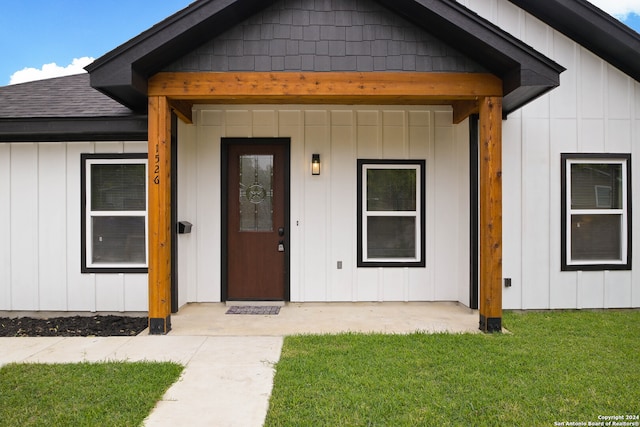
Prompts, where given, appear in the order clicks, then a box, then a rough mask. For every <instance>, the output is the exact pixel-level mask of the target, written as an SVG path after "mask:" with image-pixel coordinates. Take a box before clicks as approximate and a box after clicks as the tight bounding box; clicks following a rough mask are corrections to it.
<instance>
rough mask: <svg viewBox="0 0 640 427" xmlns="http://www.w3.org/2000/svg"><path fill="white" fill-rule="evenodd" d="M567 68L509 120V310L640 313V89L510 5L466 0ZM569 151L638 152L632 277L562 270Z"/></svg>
mask: <svg viewBox="0 0 640 427" xmlns="http://www.w3.org/2000/svg"><path fill="white" fill-rule="evenodd" d="M459 2H460V3H461V4H463V5H465V6H467V7H469V8H471V9H472V10H473V11H475V12H476V13H478V14H479V15H480V16H482V17H484V18H486V19H488V20H489V21H491V22H493V23H495V24H496V25H498V26H500V27H501V28H503V29H505V30H506V31H508V32H509V33H511V34H513V35H514V36H516V37H518V38H520V39H521V40H523V41H524V42H525V43H527V44H528V45H530V46H532V47H533V48H534V49H536V50H538V51H539V52H541V53H543V54H544V55H546V56H548V57H549V58H551V59H553V60H554V61H556V62H558V63H559V64H561V65H562V66H564V67H566V68H567V70H566V71H565V72H563V73H562V74H561V75H560V87H558V88H556V89H554V90H553V91H551V92H550V93H549V94H547V95H545V96H543V97H541V98H539V99H538V100H536V101H534V102H532V103H531V104H529V105H527V106H525V107H524V108H522V109H521V110H519V111H517V112H515V113H513V114H511V115H510V116H509V118H508V119H507V120H506V121H504V122H503V145H502V146H503V186H504V187H503V197H504V201H503V229H504V236H503V237H504V249H503V274H504V276H505V277H510V278H512V284H513V286H512V287H511V288H504V290H503V305H504V308H506V309H509V308H516V309H554V308H614V307H640V257H639V256H638V250H640V238H639V237H638V236H639V234H640V83H638V82H637V81H636V80H634V79H632V78H631V77H629V76H627V75H626V74H624V73H622V72H621V71H620V70H618V69H617V68H615V67H613V66H611V65H610V64H608V63H607V62H605V61H604V60H602V59H601V58H599V57H598V56H596V55H594V54H593V53H591V52H590V51H588V50H587V49H585V48H583V47H582V46H580V45H579V44H577V43H575V42H574V41H572V40H571V39H569V38H567V37H566V36H564V35H563V34H561V33H559V32H557V31H555V30H554V29H553V28H551V27H549V26H548V25H546V24H544V23H543V22H541V21H540V20H538V19H536V18H535V17H533V16H531V15H529V14H528V13H526V12H524V11H522V10H521V9H519V8H518V7H516V6H514V5H513V4H511V3H510V2H508V1H507V0H459ZM561 153H631V166H632V174H633V176H632V183H631V186H632V191H633V201H632V204H633V212H632V214H633V218H632V225H633V236H632V246H633V249H634V251H633V252H634V254H633V260H632V269H631V271H577V272H576V271H561V269H560V266H561V258H560V257H561V252H560V237H561V236H560V234H561V215H560V207H561V204H560V203H561V200H560V191H561V188H560V185H561V177H560V155H561Z"/></svg>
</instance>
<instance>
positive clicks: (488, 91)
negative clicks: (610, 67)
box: [148, 72, 502, 104]
mask: <svg viewBox="0 0 640 427" xmlns="http://www.w3.org/2000/svg"><path fill="white" fill-rule="evenodd" d="M148 93H149V96H166V97H168V98H169V99H171V100H182V101H190V102H193V103H196V102H198V103H211V102H229V103H238V102H242V103H259V104H264V103H283V104H297V103H301V104H333V103H335V104H430V103H433V104H446V103H451V102H452V101H469V100H472V101H475V100H478V99H480V98H482V97H501V96H502V81H501V80H500V79H499V78H497V77H496V76H494V75H492V74H479V73H414V72H406V73H405V72H402V73H388V72H381V73H375V72H371V73H359V72H346V73H338V72H326V73H317V72H315V73H314V72H309V73H304V72H303V73H300V72H278V73H276V72H264V73H261V72H242V73H233V72H231V73H230V72H224V73H221V72H213V73H212V72H203V73H201V72H194V73H184V72H180V73H158V74H156V75H154V76H153V77H151V78H150V79H149V84H148Z"/></svg>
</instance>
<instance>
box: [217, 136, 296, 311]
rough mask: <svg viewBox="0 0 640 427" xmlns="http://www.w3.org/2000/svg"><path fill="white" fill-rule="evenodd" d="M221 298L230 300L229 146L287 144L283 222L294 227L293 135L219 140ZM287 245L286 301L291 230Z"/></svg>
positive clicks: (285, 261)
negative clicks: (292, 216) (292, 188)
mask: <svg viewBox="0 0 640 427" xmlns="http://www.w3.org/2000/svg"><path fill="white" fill-rule="evenodd" d="M220 142H221V143H220V154H221V156H220V159H221V162H220V186H221V188H220V218H221V221H220V226H221V229H220V254H221V256H220V258H221V268H220V270H221V271H220V276H221V277H220V279H221V282H220V283H221V286H220V298H221V301H227V300H228V297H229V294H228V279H229V273H228V264H227V263H228V260H229V255H228V251H227V241H228V239H229V233H228V231H227V227H228V221H229V218H228V214H227V210H228V209H227V207H228V203H227V200H228V196H229V192H228V187H229V146H230V145H232V144H254V145H260V144H282V145H284V146H285V148H286V150H285V159H284V164H285V166H286V170H285V171H284V174H285V175H284V187H285V201H284V203H285V212H284V223H285V224H287V227H289V228H291V138H289V137H276V138H266V137H260V138H235V137H223V138H221V141H220ZM284 244H285V248H289V249H287V251H286V252H285V258H284V269H285V275H284V281H285V283H284V300H285V301H290V300H291V232H288V233H285V235H284Z"/></svg>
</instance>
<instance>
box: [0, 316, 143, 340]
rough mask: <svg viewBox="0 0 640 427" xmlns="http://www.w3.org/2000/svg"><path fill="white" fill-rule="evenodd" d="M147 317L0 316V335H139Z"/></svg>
mask: <svg viewBox="0 0 640 427" xmlns="http://www.w3.org/2000/svg"><path fill="white" fill-rule="evenodd" d="M147 322H148V320H147V318H146V317H127V316H71V317H52V318H49V319H38V318H33V317H17V318H8V317H0V337H90V336H96V337H113V336H132V335H138V334H139V333H140V332H142V331H143V330H145V329H146V328H147Z"/></svg>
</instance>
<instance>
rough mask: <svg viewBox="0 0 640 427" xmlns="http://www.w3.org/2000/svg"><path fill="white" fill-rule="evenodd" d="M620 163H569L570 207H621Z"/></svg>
mask: <svg viewBox="0 0 640 427" xmlns="http://www.w3.org/2000/svg"><path fill="white" fill-rule="evenodd" d="M622 197H623V195H622V165H621V164H592V163H583V164H575V163H574V164H571V209H622Z"/></svg>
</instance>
